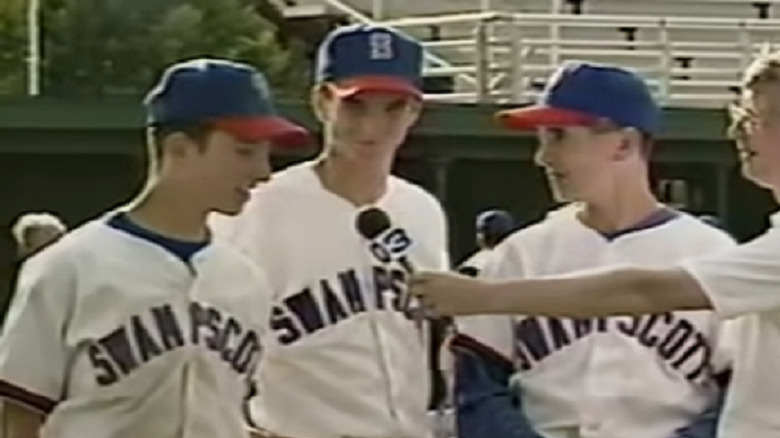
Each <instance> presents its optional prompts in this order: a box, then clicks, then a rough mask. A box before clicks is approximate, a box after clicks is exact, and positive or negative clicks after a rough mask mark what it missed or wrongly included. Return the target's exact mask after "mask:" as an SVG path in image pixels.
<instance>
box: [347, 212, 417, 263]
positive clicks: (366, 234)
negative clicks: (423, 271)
mask: <svg viewBox="0 0 780 438" xmlns="http://www.w3.org/2000/svg"><path fill="white" fill-rule="evenodd" d="M355 227H356V228H357V230H358V233H360V235H361V236H363V238H365V239H366V240H368V241H370V242H371V247H370V249H371V253H372V254H373V255H374V257H376V258H377V259H379V261H381V262H382V263H391V262H392V261H393V260H395V261H396V262H398V264H400V265H401V267H402V268H403V269H404V270H405V271H406V273H407V274H413V273H414V272H415V271H416V270H415V269H414V266H413V265H412V262H411V261H410V260H409V258H408V257H406V252H407V251H408V249H409V247H410V246H411V244H412V242H411V240H410V239H409V236H407V235H406V233H405V232H404V231H403V230H401V229H391V228H392V224H391V223H390V216H388V215H387V213H385V211H384V210H382V209H379V208H376V207H371V208H368V209H365V210H363V211H361V212H360V214H358V217H357V221H356V222H355ZM395 256H397V257H395Z"/></svg>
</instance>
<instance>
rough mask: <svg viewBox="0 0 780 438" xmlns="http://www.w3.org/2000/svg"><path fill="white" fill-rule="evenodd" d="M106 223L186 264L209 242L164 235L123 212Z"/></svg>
mask: <svg viewBox="0 0 780 438" xmlns="http://www.w3.org/2000/svg"><path fill="white" fill-rule="evenodd" d="M107 224H108V226H110V227H112V228H115V229H117V230H120V231H123V232H125V233H128V234H130V235H132V236H135V237H138V238H140V239H143V240H146V241H148V242H151V243H153V244H155V245H158V246H160V247H162V248H163V249H165V250H166V251H168V252H170V253H172V254H173V255H175V256H176V257H178V258H179V259H181V260H182V261H183V262H184V263H187V264H189V262H190V260H191V259H192V256H193V255H195V253H197V252H198V251H200V250H202V249H203V248H205V247H206V246H208V244H209V243H210V241H209V240H205V241H201V242H192V241H185V240H179V239H174V238H171V237H168V236H164V235H162V234H160V233H157V232H155V231H152V230H150V229H148V228H144V227H142V226H140V225H138V224H137V223H135V222H133V221H132V219H130V217H129V216H128V215H127V213H125V212H119V213H117V214H115V215H114V216H112V217H111V218H109V219H108V221H107Z"/></svg>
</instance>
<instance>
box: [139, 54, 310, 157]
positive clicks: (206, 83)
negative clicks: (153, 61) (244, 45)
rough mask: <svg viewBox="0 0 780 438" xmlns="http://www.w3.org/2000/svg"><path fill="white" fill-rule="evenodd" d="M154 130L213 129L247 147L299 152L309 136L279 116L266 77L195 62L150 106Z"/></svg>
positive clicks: (167, 80)
mask: <svg viewBox="0 0 780 438" xmlns="http://www.w3.org/2000/svg"><path fill="white" fill-rule="evenodd" d="M144 104H145V105H146V109H147V123H148V124H149V125H150V126H166V127H176V126H186V125H191V124H197V123H208V124H209V125H210V126H213V127H214V128H215V129H218V130H221V131H225V132H227V133H229V134H231V135H233V136H235V137H236V138H237V139H239V140H241V141H246V142H258V141H270V142H272V143H274V144H278V145H284V146H298V145H302V144H304V143H306V141H307V140H308V133H307V131H306V130H305V129H304V128H302V127H300V126H298V125H296V124H294V123H292V122H290V121H289V120H287V119H285V118H283V117H281V116H279V115H278V114H277V112H276V108H275V106H274V102H273V98H272V96H271V90H270V87H269V86H268V81H267V80H266V78H265V76H263V74H262V73H260V72H259V71H258V70H257V69H255V68H254V67H252V66H250V65H247V64H241V63H237V62H232V61H227V60H222V59H193V60H189V61H184V62H180V63H177V64H174V65H172V66H170V67H169V68H168V69H167V70H166V71H165V72H164V73H163V75H162V77H161V78H160V82H159V83H158V84H157V85H156V86H155V87H154V88H153V89H152V90H151V91H150V92H149V94H148V95H147V96H146V99H145V100H144Z"/></svg>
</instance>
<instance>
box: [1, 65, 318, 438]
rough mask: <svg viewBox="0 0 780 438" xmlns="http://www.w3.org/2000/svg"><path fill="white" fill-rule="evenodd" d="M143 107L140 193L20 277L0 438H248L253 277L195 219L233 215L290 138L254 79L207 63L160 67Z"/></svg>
mask: <svg viewBox="0 0 780 438" xmlns="http://www.w3.org/2000/svg"><path fill="white" fill-rule="evenodd" d="M146 107H147V113H148V124H149V125H148V133H149V145H148V146H149V158H150V166H149V175H148V181H147V185H146V187H145V189H144V190H143V191H142V192H141V193H140V194H139V195H138V197H137V198H136V199H135V200H134V201H133V202H132V203H130V204H129V205H127V206H125V207H122V208H120V209H118V210H114V211H110V212H108V213H106V214H105V215H103V216H102V217H100V218H98V219H95V220H92V221H90V222H87V223H86V224H84V225H82V226H80V227H78V228H77V229H75V230H74V231H72V232H71V233H69V234H68V235H66V236H65V237H63V238H62V239H61V240H60V241H58V242H57V243H55V244H53V245H51V246H50V247H48V248H46V249H45V250H43V251H42V252H40V253H38V254H36V255H35V256H33V257H32V258H31V259H29V260H28V261H27V262H26V263H25V265H24V266H23V268H22V272H21V274H20V277H19V280H18V284H17V290H16V295H15V297H14V301H13V303H12V305H11V309H10V311H9V314H8V319H7V321H6V324H5V327H4V330H3V333H2V337H0V396H2V397H3V399H4V401H5V406H4V409H3V411H4V412H3V418H2V432H3V436H4V437H13V438H35V437H39V436H50V437H57V438H71V437H72V438H84V437H89V438H139V437H154V438H181V437H185V436H186V437H195V438H197V437H202V438H215V437H223V438H236V437H240V436H248V434H249V432H248V430H247V427H246V423H245V421H244V418H243V414H242V409H241V406H242V401H243V400H244V398H245V397H246V394H247V392H248V381H249V379H250V374H251V372H252V370H253V369H254V366H255V364H256V363H257V360H258V357H259V355H260V353H261V344H260V339H261V337H262V335H263V332H264V330H265V327H266V325H267V315H268V311H269V308H268V306H269V304H268V299H267V297H266V296H265V295H264V294H263V292H265V291H266V288H265V280H264V279H263V277H262V275H261V274H260V272H259V271H258V270H257V269H256V268H255V267H254V266H253V265H252V264H251V262H249V261H248V260H247V259H245V257H244V256H242V255H241V254H240V253H239V252H238V251H236V250H234V249H233V248H232V247H230V246H228V245H223V244H221V243H219V242H212V239H211V234H210V231H209V229H208V227H207V226H206V217H207V215H208V214H209V213H210V212H213V211H218V212H221V213H223V214H227V215H234V214H237V213H238V212H239V211H241V209H242V207H243V205H244V203H245V202H246V201H247V200H248V199H249V191H250V190H251V189H252V188H253V187H254V186H255V185H256V184H257V183H258V182H261V181H263V180H266V179H268V177H269V173H270V172H269V169H270V166H269V163H268V148H269V144H270V143H280V144H297V143H298V142H299V141H300V140H302V139H303V138H304V136H305V132H304V131H303V130H302V129H301V128H299V127H297V126H295V125H293V124H292V123H290V122H288V121H286V120H284V119H282V118H280V117H279V116H277V115H276V114H275V113H274V111H273V105H272V102H271V96H270V93H269V90H268V88H267V85H266V82H265V79H264V78H263V76H262V74H260V73H259V72H257V71H256V70H255V69H254V68H252V67H250V66H247V65H243V64H237V63H232V62H228V61H222V60H215V59H197V60H192V61H187V62H183V63H179V64H176V65H173V66H171V67H170V68H169V69H168V70H166V72H165V73H164V74H163V76H162V78H161V80H160V82H159V83H158V85H157V86H156V87H155V88H154V89H152V91H151V92H150V93H149V95H148V97H147V99H146Z"/></svg>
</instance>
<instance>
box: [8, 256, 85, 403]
mask: <svg viewBox="0 0 780 438" xmlns="http://www.w3.org/2000/svg"><path fill="white" fill-rule="evenodd" d="M57 249H58V248H56V246H55V247H52V248H49V249H47V250H44V251H43V252H42V253H40V254H38V255H36V256H35V257H33V258H32V259H30V260H29V261H28V262H27V263H25V264H24V265H23V266H22V270H21V272H20V274H19V279H18V281H17V287H16V290H15V294H14V297H13V299H12V301H11V306H10V309H9V312H8V316H7V319H6V322H5V325H4V326H3V331H2V336H0V397H3V398H4V399H6V400H9V401H11V402H14V403H18V404H21V405H23V406H26V407H28V408H31V409H34V410H36V411H39V412H41V413H44V414H48V413H50V412H51V411H52V410H53V409H54V407H55V406H56V404H57V402H58V401H59V400H60V398H61V397H62V394H63V392H64V388H65V385H66V380H67V377H66V376H67V375H68V358H69V357H70V355H71V353H72V352H71V351H70V350H69V348H68V347H67V346H66V342H65V339H64V334H65V332H66V329H67V327H66V326H67V319H68V314H69V312H70V309H71V305H70V303H72V299H73V294H74V289H75V273H74V272H73V270H72V268H71V267H70V266H71V264H70V263H69V262H68V260H66V259H65V257H64V256H63V254H62V252H61V251H57Z"/></svg>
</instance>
